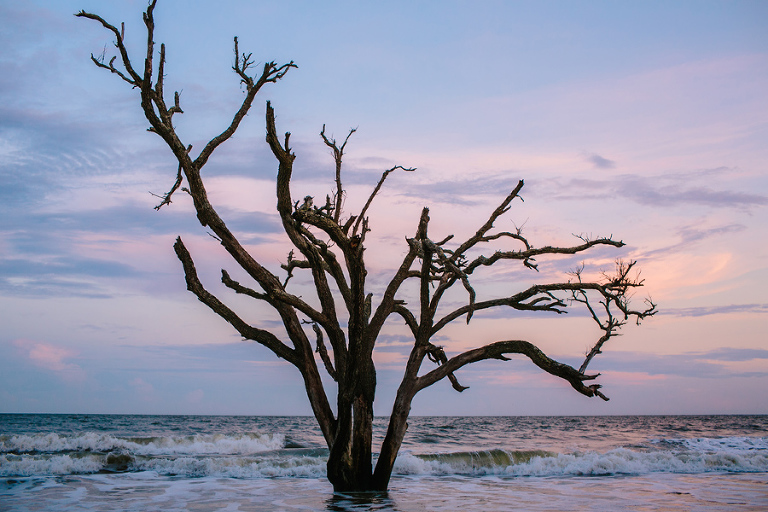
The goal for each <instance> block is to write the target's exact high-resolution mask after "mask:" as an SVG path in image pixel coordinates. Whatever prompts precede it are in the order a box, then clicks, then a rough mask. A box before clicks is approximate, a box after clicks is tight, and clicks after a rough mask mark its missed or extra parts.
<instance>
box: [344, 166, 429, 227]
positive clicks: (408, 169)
mask: <svg viewBox="0 0 768 512" xmlns="http://www.w3.org/2000/svg"><path fill="white" fill-rule="evenodd" d="M398 169H402V170H403V171H406V172H413V171H415V170H416V168H415V167H403V166H402V165H396V166H394V167H392V168H391V169H387V170H386V171H384V174H382V175H381V179H379V182H378V183H377V184H376V187H375V188H374V189H373V192H371V195H370V196H369V197H368V201H366V202H365V206H363V209H362V211H361V212H360V215H358V216H357V220H356V221H355V224H354V227H353V228H352V234H353V235H356V234H357V231H358V229H359V227H360V222H361V221H362V220H363V219H364V218H365V212H367V211H368V207H369V206H371V203H372V202H373V198H374V197H376V194H378V193H379V190H381V186H382V185H383V184H384V180H386V179H387V176H389V175H390V174H391V173H393V172H395V171H396V170H398ZM361 235H362V236H365V234H364V233H362V234H361Z"/></svg>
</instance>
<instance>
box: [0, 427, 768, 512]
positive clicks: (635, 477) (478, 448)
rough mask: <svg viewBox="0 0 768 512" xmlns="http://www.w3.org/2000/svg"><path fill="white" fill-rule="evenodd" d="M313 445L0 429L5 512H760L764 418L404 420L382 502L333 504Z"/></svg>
mask: <svg viewBox="0 0 768 512" xmlns="http://www.w3.org/2000/svg"><path fill="white" fill-rule="evenodd" d="M385 428H386V420H385V419H383V418H381V419H377V421H376V425H375V437H376V438H377V439H378V440H379V442H380V440H381V438H382V437H383V434H384V430H385ZM323 444H324V443H323V440H322V436H321V434H320V431H319V429H318V428H317V426H316V424H315V422H314V419H313V418H307V417H264V416H261V417H258V416H257V417H246V416H122V415H49V414H0V511H42V510H56V511H72V510H78V511H81V510H86V511H87V510H93V511H112V510H114V511H154V510H162V511H177V510H179V511H180V510H222V511H224V510H226V511H235V510H242V511H307V510H332V511H357V510H394V511H402V512H410V511H457V510H458V511H462V512H472V511H478V512H480V511H482V512H496V511H508V510H553V511H587V510H589V511H601V512H603V511H622V510H628V511H629V510H631V511H669V510H702V511H740V510H744V511H746V510H750V511H758V510H759V511H766V510H768V416H601V417H413V418H411V419H410V420H409V428H408V434H407V435H406V438H405V442H404V445H403V448H402V450H401V453H400V456H399V458H398V461H397V463H396V465H395V471H394V476H393V478H392V481H391V484H390V491H389V492H388V493H387V494H365V493H364V494H359V495H345V494H334V493H333V490H332V488H331V485H330V484H329V483H328V481H327V480H326V479H325V461H326V458H327V454H328V451H327V449H325V448H324V446H323Z"/></svg>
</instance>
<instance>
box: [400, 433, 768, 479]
mask: <svg viewBox="0 0 768 512" xmlns="http://www.w3.org/2000/svg"><path fill="white" fill-rule="evenodd" d="M679 446H680V447H681V449H671V450H670V449H663V450H652V451H635V450H629V449H626V448H617V449H614V450H610V451H608V452H606V453H598V452H585V453H571V454H550V455H534V456H533V457H531V458H530V459H529V460H526V461H522V462H518V463H509V464H498V463H494V462H493V461H492V460H490V459H489V457H487V456H479V455H478V454H472V453H463V454H445V455H444V456H440V457H429V458H425V457H423V456H422V457H418V456H416V455H413V454H411V453H407V452H406V453H401V454H400V456H399V457H398V459H397V461H396V463H395V468H394V470H395V473H397V474H400V475H451V474H459V475H508V476H563V475H572V476H576V475H616V474H627V475H644V474H649V473H660V472H662V473H710V472H734V473H751V472H766V471H768V440H766V438H739V439H737V438H731V439H697V440H686V442H684V443H680V444H679ZM509 458H510V459H513V460H514V459H515V457H514V454H512V453H510V454H509Z"/></svg>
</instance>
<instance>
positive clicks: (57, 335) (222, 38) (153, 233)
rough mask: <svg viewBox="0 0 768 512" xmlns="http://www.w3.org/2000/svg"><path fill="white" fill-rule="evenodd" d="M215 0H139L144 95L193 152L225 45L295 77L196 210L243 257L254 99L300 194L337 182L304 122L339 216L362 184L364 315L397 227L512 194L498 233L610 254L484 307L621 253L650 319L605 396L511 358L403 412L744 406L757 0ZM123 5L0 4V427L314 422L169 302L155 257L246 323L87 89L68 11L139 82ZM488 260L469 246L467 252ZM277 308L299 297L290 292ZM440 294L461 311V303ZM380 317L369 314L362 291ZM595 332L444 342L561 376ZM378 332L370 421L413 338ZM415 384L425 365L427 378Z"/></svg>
mask: <svg viewBox="0 0 768 512" xmlns="http://www.w3.org/2000/svg"><path fill="white" fill-rule="evenodd" d="M211 5H212V4H211V3H210V2H199V1H189V2H182V1H181V0H160V1H159V2H158V6H157V8H156V10H155V20H156V31H155V41H156V43H161V42H163V43H165V44H166V47H167V51H166V53H167V65H166V75H167V76H166V85H165V89H166V91H174V90H178V91H180V94H181V105H182V108H183V109H184V114H183V115H182V114H180V115H177V116H176V117H175V118H174V121H175V123H176V127H177V130H178V132H179V134H180V136H181V137H182V139H183V140H184V141H185V142H186V143H189V144H192V145H193V153H194V152H195V151H199V150H200V148H202V147H203V146H204V144H205V143H206V142H207V141H208V140H209V139H210V138H212V137H213V136H215V135H216V134H217V133H219V132H220V131H221V130H222V129H223V128H224V127H225V126H226V125H227V124H228V122H229V120H230V119H231V117H232V115H233V113H234V112H235V110H236V109H237V107H238V105H239V102H240V101H242V96H243V89H242V87H240V85H239V80H238V78H237V77H236V75H235V74H234V73H233V72H232V70H231V66H232V61H233V55H232V52H233V44H232V38H233V36H238V37H239V42H240V48H241V50H244V51H246V52H252V53H253V58H254V60H255V61H256V62H257V63H263V62H267V61H276V62H278V63H284V62H288V61H291V60H293V61H294V62H295V63H296V64H297V65H298V69H292V70H291V71H290V72H289V73H288V74H287V75H286V76H285V78H284V79H283V80H282V81H280V82H279V83H278V84H273V85H269V86H268V87H265V89H263V90H262V92H260V93H259V95H258V96H257V99H256V101H255V103H254V107H253V109H252V111H251V113H250V114H249V116H248V117H247V118H246V120H245V121H244V123H243V125H241V127H240V129H239V130H238V132H237V134H236V135H235V137H233V139H232V140H230V141H228V142H227V144H226V145H225V146H222V147H221V148H220V149H219V150H217V152H216V153H215V154H214V156H213V157H212V159H211V161H210V162H209V164H208V165H207V167H206V169H205V171H204V178H205V179H206V180H207V183H208V188H209V195H210V197H211V200H212V202H213V203H214V205H215V206H216V207H217V208H219V211H220V213H221V215H222V216H223V217H224V219H225V220H226V221H227V222H228V224H229V226H230V227H231V228H232V229H233V230H234V231H235V232H237V233H238V234H239V236H240V237H241V240H242V241H243V242H244V243H245V244H246V245H247V247H249V249H250V250H251V251H252V253H253V254H254V255H256V256H257V259H259V261H261V262H262V263H263V264H264V265H266V266H267V267H268V268H270V269H271V270H272V271H273V272H275V273H279V272H281V271H280V268H279V264H280V263H281V262H282V261H284V260H285V257H286V254H287V252H288V250H289V246H288V244H287V242H286V240H285V238H284V235H282V236H281V229H280V224H279V221H278V219H277V215H276V212H275V198H274V177H275V174H276V169H277V163H276V161H275V160H274V158H273V157H272V156H271V154H270V152H269V149H268V148H267V146H266V144H265V142H264V118H263V112H264V105H265V102H266V101H267V100H270V101H271V102H272V104H273V106H274V107H275V110H276V113H277V123H278V130H279V131H281V132H284V131H290V132H291V133H292V137H291V142H292V146H293V149H294V152H295V153H296V155H297V159H296V164H295V175H294V182H293V187H294V188H293V190H294V192H293V195H294V197H297V198H298V197H304V195H312V196H315V197H320V198H322V197H324V196H325V194H328V193H331V192H332V190H333V172H334V171H333V160H332V157H331V155H330V154H329V152H328V148H327V147H326V146H325V145H324V144H323V143H322V140H321V139H320V136H319V133H320V130H321V128H322V127H323V125H324V124H325V125H326V127H327V128H326V130H327V132H328V133H329V134H332V135H333V136H334V137H335V138H337V139H339V140H341V139H343V138H344V137H345V136H346V134H347V132H348V130H349V129H350V128H357V132H356V133H355V134H354V135H353V136H352V138H351V139H350V142H349V144H348V146H347V151H346V156H345V168H344V173H345V174H344V175H343V176H344V183H345V189H346V191H347V194H348V196H347V200H346V207H347V211H348V212H354V211H356V210H359V208H360V207H361V205H362V204H363V202H364V200H365V198H367V196H368V194H369V193H370V191H371V189H372V188H373V186H374V185H375V183H376V181H377V180H378V179H379V177H380V175H381V173H382V172H383V171H384V170H386V169H388V168H390V167H392V166H394V165H403V166H406V167H416V168H417V171H416V172H415V173H394V174H392V175H391V176H390V178H389V179H388V180H387V182H386V184H385V187H384V189H383V191H382V193H381V195H380V196H379V197H378V198H377V202H376V203H374V206H373V207H372V208H371V210H370V225H371V228H372V232H371V233H370V234H369V238H368V242H367V243H366V249H367V253H366V254H367V257H368V260H367V265H368V268H369V272H370V273H369V278H368V284H369V286H370V291H371V292H373V293H374V296H376V293H377V292H379V293H380V292H381V290H382V289H383V287H384V286H385V285H386V282H387V279H388V276H391V275H392V274H393V273H394V270H395V269H396V267H397V265H399V262H400V260H401V258H402V256H403V254H405V252H406V251H407V245H406V242H405V237H406V236H413V234H414V233H415V229H416V225H417V223H418V216H419V212H420V211H421V208H422V207H424V206H428V207H429V208H430V216H431V219H432V221H431V223H430V234H431V236H432V238H433V239H436V240H439V239H442V238H444V237H445V236H447V235H450V234H454V235H456V239H466V238H467V237H469V236H471V235H472V234H473V233H474V232H475V230H476V229H477V228H478V227H479V226H480V225H481V224H482V223H483V222H484V221H485V220H486V219H487V217H488V215H489V214H490V212H491V211H493V209H494V208H495V207H496V206H497V205H498V204H499V203H500V202H501V200H502V199H503V198H504V197H505V196H506V194H507V193H509V191H510V190H512V188H514V186H515V184H516V183H517V181H518V180H519V179H524V180H525V187H524V189H523V190H522V193H521V195H522V197H523V199H524V202H520V201H515V202H514V203H513V206H512V209H511V210H510V211H509V212H507V213H506V214H504V215H503V216H502V217H501V218H499V220H498V221H497V223H496V227H497V228H498V229H503V230H510V229H513V228H515V227H521V226H522V227H523V230H524V231H523V233H524V234H525V235H526V236H527V237H528V239H529V241H530V242H531V243H532V244H533V245H534V246H539V247H540V246H544V245H556V244H559V245H574V244H575V243H576V242H578V239H576V238H574V235H586V236H592V237H594V236H613V237H614V238H615V239H619V240H623V241H624V242H625V243H626V246H625V247H624V248H622V249H610V250H606V249H601V250H597V251H592V252H589V253H583V254H580V255H578V256H576V257H568V258H542V259H541V260H540V261H539V263H540V265H539V269H540V271H539V272H538V273H536V272H533V271H530V270H528V269H525V268H520V267H517V266H515V265H512V264H509V265H498V266H495V267H494V268H493V269H486V270H485V271H484V273H482V274H480V273H478V275H477V276H476V277H475V278H474V280H473V283H474V285H475V288H476V290H478V298H479V299H481V298H490V297H495V296H499V295H504V294H510V293H513V292H514V291H519V290H520V289H522V288H524V287H525V286H527V285H528V284H530V283H534V282H541V283H544V282H556V281H562V280H564V279H567V275H566V274H565V273H566V272H567V271H568V270H569V269H574V268H577V267H578V266H579V265H580V264H581V263H582V262H584V263H585V264H586V268H587V269H588V270H589V271H591V272H596V271H598V270H600V269H605V270H610V269H611V267H612V265H613V261H614V260H615V259H616V258H623V259H625V260H630V261H631V260H637V261H638V263H637V267H638V268H640V269H641V272H642V273H641V278H642V279H644V280H645V281H644V284H645V286H644V287H643V288H642V289H640V290H639V291H638V292H637V294H636V296H635V297H634V301H635V302H634V304H635V305H637V306H638V307H640V306H641V305H642V300H643V298H644V297H651V298H652V299H653V301H654V302H655V303H657V304H658V308H659V313H658V314H657V315H656V316H654V317H653V318H649V319H647V320H645V321H644V322H643V323H642V325H640V326H639V327H638V326H635V325H627V326H626V327H625V328H624V330H623V335H622V336H621V337H618V338H615V339H612V340H611V341H610V343H609V346H607V347H606V348H605V350H604V353H603V354H601V355H600V356H598V357H597V358H596V359H595V360H594V361H593V362H592V364H591V366H590V368H591V370H592V371H595V372H600V373H601V377H600V379H599V382H600V383H601V384H603V389H602V391H603V392H604V393H605V394H606V395H608V396H609V397H610V398H611V400H610V401H609V402H603V401H601V400H597V399H589V398H586V397H583V396H581V395H579V394H577V393H575V392H574V391H573V390H572V389H571V388H570V386H569V385H568V384H567V383H564V382H563V381H561V380H559V379H557V378H555V377H552V376H549V375H547V374H544V373H542V372H541V371H539V370H538V369H537V368H536V367H535V366H534V365H533V364H531V363H530V361H527V360H525V359H524V358H519V357H515V358H513V360H511V361H508V362H500V361H493V362H484V363H478V364H475V365H472V366H470V367H466V368H464V369H462V370H461V371H460V372H459V373H458V377H459V379H460V381H461V382H462V384H463V385H465V386H469V389H468V390H466V391H464V392H463V393H461V394H459V393H456V392H455V391H453V390H452V389H451V386H450V384H449V383H448V382H440V383H437V384H436V385H434V386H433V387H431V388H428V389H426V390H424V391H423V392H422V393H420V394H419V395H418V396H417V397H416V399H415V401H414V405H413V410H412V414H416V415H431V414H437V415H559V414H563V415H574V414H588V415H592V414H730V413H734V414H736V413H738V414H742V413H757V414H766V413H768V394H766V393H765V390H766V389H768V335H766V331H767V330H768V299H766V295H765V289H766V288H768V243H766V240H768V93H766V91H768V3H766V2H762V1H706V0H696V1H676V2H668V1H659V2H654V1H647V2H601V1H595V2H566V1H543V2H533V1H520V2H493V1H487V2H464V1H450V0H449V1H444V2H428V1H415V2H414V1H408V2H406V1H392V2H351V1H350V2H340V1H330V2H298V1H284V2H246V1H236V0H232V1H222V2H219V3H217V4H216V6H215V8H214V7H211ZM145 8H146V3H145V2H144V1H138V0H137V1H132V0H125V1H113V2H100V1H96V0H78V1H71V0H60V1H55V2H53V1H48V2H46V1H42V0H31V1H27V2H10V1H0V47H2V48H3V52H2V53H1V54H0V413H2V412H5V413H19V412H31V413H130V414H245V415H294V414H299V415H307V414H311V410H310V408H309V405H308V402H307V399H306V397H305V395H304V389H303V385H302V382H301V379H300V377H299V374H298V372H297V371H296V370H295V369H294V368H293V367H291V366H290V365H288V364H287V363H285V362H281V361H279V360H278V359H277V358H276V357H275V356H274V355H272V354H271V352H269V351H268V350H267V349H265V348H263V347H261V346H259V345H256V344H253V343H249V342H246V341H244V340H242V339H241V338H240V337H239V336H238V335H237V334H236V333H235V332H234V331H233V329H231V327H230V326H229V325H228V324H226V323H225V322H224V321H222V320H221V319H219V318H218V317H216V316H215V315H214V314H213V313H211V312H210V311H209V310H208V309H207V308H206V307H205V306H204V305H203V304H201V303H200V302H198V301H197V300H196V298H195V297H194V296H193V295H192V294H191V293H189V292H187V291H186V286H185V284H184V278H183V273H182V269H181V265H180V263H179V262H178V260H177V259H176V258H175V255H174V253H173V248H172V245H173V241H174V239H175V238H176V236H179V235H180V236H182V237H183V238H184V240H185V243H186V244H187V246H188V247H189V249H190V251H191V252H192V254H193V257H194V258H195V261H196V265H197V267H198V269H199V271H200V275H201V279H203V281H204V282H205V284H206V285H207V286H209V287H210V289H211V290H213V291H215V292H216V293H218V294H219V296H220V298H221V299H222V300H224V301H225V302H227V303H228V304H230V305H232V307H234V308H236V309H237V310H238V311H240V312H241V313H242V314H243V315H244V316H245V317H246V318H248V320H249V321H251V322H253V323H254V324H255V325H259V326H270V325H274V318H273V317H271V316H270V313H269V311H266V310H265V309H264V307H263V305H260V304H253V303H250V302H249V301H247V300H244V299H243V298H242V297H235V296H233V295H234V294H230V293H228V291H227V290H226V289H222V287H221V285H220V284H219V285H217V281H218V275H219V272H220V269H222V268H225V269H227V270H229V271H230V272H233V273H234V275H237V272H236V269H235V264H234V262H233V261H231V260H230V259H228V256H227V255H226V253H225V252H224V251H223V250H222V248H221V247H220V246H219V245H218V244H217V242H216V241H215V240H214V239H213V238H211V237H210V236H208V234H207V232H206V230H205V229H203V228H201V227H200V226H199V224H196V219H195V215H194V211H193V208H192V205H191V202H190V201H189V199H188V198H186V197H184V194H181V193H179V194H177V195H176V196H175V197H174V202H173V203H172V204H171V205H169V206H167V207H164V208H163V209H161V210H160V211H155V210H154V209H153V206H154V205H155V204H157V202H158V201H159V200H158V199H157V197H154V196H153V195H152V194H151V193H154V194H162V193H164V192H166V191H167V190H168V189H169V188H170V186H171V185H172V183H173V181H174V178H175V173H176V165H175V164H174V159H173V158H172V156H171V154H170V151H169V150H168V148H167V147H164V145H163V143H162V141H161V140H160V139H159V137H157V136H156V135H154V134H152V133H149V132H147V131H146V128H147V122H146V120H145V119H144V118H143V114H142V113H141V110H140V107H139V98H138V93H137V91H135V90H131V89H130V87H129V86H128V85H127V84H126V83H124V82H122V81H121V80H120V79H119V78H118V77H116V76H114V75H111V74H110V73H108V72H106V71H104V70H101V69H97V68H96V67H95V66H94V65H93V64H92V63H91V62H90V60H89V56H90V55H91V53H93V54H95V55H97V56H99V55H101V54H102V52H106V55H110V52H112V51H113V47H112V46H111V45H112V39H111V38H110V34H109V33H108V32H106V31H105V30H104V29H103V28H101V27H100V26H99V25H98V24H97V23H95V22H93V21H91V20H86V19H81V18H76V17H74V16H73V14H74V13H76V12H78V11H79V10H81V9H84V10H86V11H89V12H94V13H97V14H99V15H101V16H102V17H104V18H105V19H107V20H108V21H110V22H111V23H113V24H115V25H118V26H119V24H120V22H123V21H124V22H125V33H126V39H127V41H128V45H129V50H130V51H131V52H132V54H133V55H134V62H135V63H136V62H138V63H141V59H142V58H143V57H141V55H142V53H143V51H144V49H143V48H142V45H143V44H144V43H145V41H146V34H145V30H144V26H143V23H142V20H141V13H142V12H143V10H144V9H145ZM489 250H492V249H489ZM292 286H295V288H294V292H295V293H302V295H306V296H307V297H310V296H311V294H312V290H311V289H310V288H308V287H307V286H306V280H304V282H302V278H300V277H299V278H297V280H296V281H295V285H292ZM451 300H455V301H457V303H459V302H458V301H461V300H466V299H465V298H464V297H462V296H461V294H459V295H457V296H456V297H453V298H452V299H451ZM374 301H375V298H374ZM600 334H601V333H600V331H599V329H597V327H596V325H595V324H594V323H593V322H592V321H591V320H590V319H589V318H588V317H587V316H585V314H584V312H583V311H579V310H578V308H574V311H573V312H572V313H570V314H569V315H554V314H546V313H543V314H537V315H530V314H529V315H520V314H509V313H507V312H503V314H502V312H498V313H494V314H485V315H476V318H474V319H473V320H472V322H471V323H470V324H469V325H464V323H463V322H459V323H457V324H456V325H455V326H452V327H451V328H448V329H446V330H445V332H444V333H443V334H442V335H441V337H440V339H439V340H436V342H439V343H440V344H441V345H443V346H444V347H445V348H446V351H447V353H448V355H449V356H450V355H451V354H455V353H457V352H458V351H461V350H466V349H468V348H471V347H476V346H479V345H480V344H484V343H489V342H492V341H497V340H504V339H526V340H528V341H531V342H532V343H535V344H537V345H538V346H540V347H541V348H542V349H543V350H544V351H545V352H546V353H547V354H548V355H550V356H552V357H554V358H556V359H558V360H561V361H564V362H567V363H569V364H572V365H575V366H578V365H579V364H580V362H581V360H582V359H583V356H584V352H585V350H587V349H588V347H589V346H590V344H591V343H594V341H595V340H596V339H597V338H599V336H600ZM405 341H406V336H405V331H404V329H403V327H402V325H400V324H399V323H398V322H397V321H392V322H390V323H389V324H387V327H386V329H385V331H384V332H383V334H382V337H381V338H380V340H379V344H378V346H377V352H376V356H375V361H376V365H377V369H378V384H379V387H378V390H377V399H376V405H375V413H376V414H377V415H386V414H388V413H389V410H390V409H391V404H392V401H393V399H394V393H395V390H396V388H397V385H398V383H399V380H400V378H401V376H402V371H403V367H404V363H405V360H406V358H407V353H408V350H409V349H408V346H407V343H405ZM426 364H429V363H426Z"/></svg>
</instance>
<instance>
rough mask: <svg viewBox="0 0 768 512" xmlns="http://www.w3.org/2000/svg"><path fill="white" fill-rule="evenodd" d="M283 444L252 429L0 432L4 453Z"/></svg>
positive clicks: (189, 450)
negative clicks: (133, 434) (134, 434)
mask: <svg viewBox="0 0 768 512" xmlns="http://www.w3.org/2000/svg"><path fill="white" fill-rule="evenodd" d="M284 445H285V436H283V435H282V434H254V433H244V434H230V435H217V434H210V435H193V436H183V437H149V438H123V437H116V436H112V435H109V434H99V433H94V432H85V433H82V434H76V435H59V434H55V433H50V434H31V435H14V436H0V450H1V451H2V452H5V453H60V452H82V451H87V452H110V451H115V450H122V451H126V452H130V453H132V454H136V455H161V454H189V455H195V454H223V455H247V454H253V453H259V452H265V451H271V450H278V449H280V448H282V447H283V446H284Z"/></svg>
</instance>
